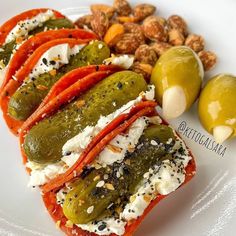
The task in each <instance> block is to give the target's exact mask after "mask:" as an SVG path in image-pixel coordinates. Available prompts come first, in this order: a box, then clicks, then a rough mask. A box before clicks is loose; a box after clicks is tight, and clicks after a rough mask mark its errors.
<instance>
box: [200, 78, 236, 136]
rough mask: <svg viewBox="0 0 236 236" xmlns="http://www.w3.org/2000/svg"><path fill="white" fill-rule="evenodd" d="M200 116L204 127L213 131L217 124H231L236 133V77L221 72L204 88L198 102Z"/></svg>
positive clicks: (210, 131)
mask: <svg viewBox="0 0 236 236" xmlns="http://www.w3.org/2000/svg"><path fill="white" fill-rule="evenodd" d="M198 113H199V118H200V121H201V123H202V125H203V126H204V128H205V129H206V130H207V131H208V132H209V133H212V131H213V128H214V127H216V126H222V125H223V126H229V127H231V128H232V129H233V136H235V134H236V77H235V76H232V75H229V74H220V75H217V76H215V77H213V78H212V79H211V80H209V81H208V83H207V84H206V85H205V87H204V88H203V90H202V92H201V95H200V98H199V104H198Z"/></svg>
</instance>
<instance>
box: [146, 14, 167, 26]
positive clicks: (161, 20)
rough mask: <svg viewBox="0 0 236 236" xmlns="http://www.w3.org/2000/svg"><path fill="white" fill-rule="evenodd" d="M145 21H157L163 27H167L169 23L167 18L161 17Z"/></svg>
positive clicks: (149, 18)
mask: <svg viewBox="0 0 236 236" xmlns="http://www.w3.org/2000/svg"><path fill="white" fill-rule="evenodd" d="M145 20H147V21H150V20H155V21H158V22H159V23H160V24H161V25H162V26H163V27H165V26H166V25H167V21H166V19H165V18H163V17H160V16H149V17H147V18H146V19H145Z"/></svg>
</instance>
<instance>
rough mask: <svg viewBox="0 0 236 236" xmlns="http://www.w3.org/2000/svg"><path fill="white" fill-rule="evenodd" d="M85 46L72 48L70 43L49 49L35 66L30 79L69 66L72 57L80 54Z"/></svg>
mask: <svg viewBox="0 0 236 236" xmlns="http://www.w3.org/2000/svg"><path fill="white" fill-rule="evenodd" d="M83 47H84V45H75V46H74V47H72V48H71V47H70V45H69V44H68V43H64V44H59V45H56V46H53V47H51V48H50V49H48V50H47V51H46V52H45V53H44V54H43V55H42V56H41V58H40V59H39V61H38V62H37V64H36V65H35V66H34V68H33V70H32V72H31V73H30V74H29V78H35V77H37V76H39V75H41V74H44V73H47V72H49V71H51V70H54V69H58V68H59V67H61V66H62V65H65V64H68V63H69V59H70V58H71V56H73V55H76V54H77V53H79V52H80V50H81V48H83Z"/></svg>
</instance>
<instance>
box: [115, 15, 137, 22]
mask: <svg viewBox="0 0 236 236" xmlns="http://www.w3.org/2000/svg"><path fill="white" fill-rule="evenodd" d="M117 20H118V21H119V22H120V23H135V22H138V20H139V19H138V18H137V17H134V16H118V17H117Z"/></svg>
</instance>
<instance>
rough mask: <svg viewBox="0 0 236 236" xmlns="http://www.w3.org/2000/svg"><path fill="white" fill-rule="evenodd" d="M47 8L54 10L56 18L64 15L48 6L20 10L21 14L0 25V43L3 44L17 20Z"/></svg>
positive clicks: (27, 17) (34, 14)
mask: <svg viewBox="0 0 236 236" xmlns="http://www.w3.org/2000/svg"><path fill="white" fill-rule="evenodd" d="M48 10H52V11H53V12H54V15H55V17H56V18H65V16H64V15H62V14H61V13H60V12H58V11H56V10H53V9H49V8H39V9H32V10H29V11H25V12H22V13H21V14H19V15H17V16H14V17H12V18H11V19H9V20H8V21H6V22H5V23H4V24H3V25H2V26H1V27H0V45H3V44H4V42H5V39H6V37H7V35H8V34H9V33H10V32H11V30H12V29H13V28H14V27H15V26H16V24H17V23H18V22H20V21H23V20H26V19H30V18H33V17H35V16H36V15H38V14H40V13H43V12H46V11H48Z"/></svg>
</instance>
